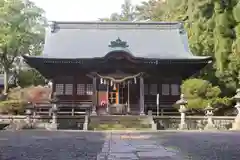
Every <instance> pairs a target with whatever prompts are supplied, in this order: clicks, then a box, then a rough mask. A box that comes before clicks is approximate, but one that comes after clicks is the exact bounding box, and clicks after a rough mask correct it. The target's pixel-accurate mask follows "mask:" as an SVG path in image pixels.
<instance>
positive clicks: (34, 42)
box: [0, 0, 45, 94]
mask: <svg viewBox="0 0 240 160" xmlns="http://www.w3.org/2000/svg"><path fill="white" fill-rule="evenodd" d="M43 14H44V12H43V10H42V9H40V8H38V7H37V6H36V5H35V4H34V3H32V2H30V1H29V0H25V1H24V2H23V1H22V0H2V1H0V20H1V21H0V64H1V65H2V68H3V71H4V93H5V94H7V92H8V83H7V82H8V75H9V72H10V69H11V67H12V65H13V63H14V61H15V59H16V58H17V57H19V56H21V55H23V54H30V55H32V54H36V53H37V54H39V52H40V50H41V48H42V46H43V41H44V27H43V25H44V24H45V17H44V15H43Z"/></svg>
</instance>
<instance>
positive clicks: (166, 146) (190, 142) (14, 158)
mask: <svg viewBox="0 0 240 160" xmlns="http://www.w3.org/2000/svg"><path fill="white" fill-rule="evenodd" d="M239 157H240V134H239V133H237V132H235V133H231V132H226V133H199V132H153V133H147V132H145V133H137V132H133V133H127V132H125V133H120V132H119V133H116V132H108V133H107V132H64V131H56V132H48V131H17V132H10V131H0V160H188V159H189V160H230V159H231V160H234V159H236V160H237V159H239Z"/></svg>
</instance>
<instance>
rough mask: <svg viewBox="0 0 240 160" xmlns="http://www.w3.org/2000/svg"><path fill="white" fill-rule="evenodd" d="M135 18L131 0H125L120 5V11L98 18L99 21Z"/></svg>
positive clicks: (130, 19)
mask: <svg viewBox="0 0 240 160" xmlns="http://www.w3.org/2000/svg"><path fill="white" fill-rule="evenodd" d="M135 18H136V14H135V6H133V5H132V3H131V0H125V1H124V3H123V4H122V6H121V13H120V14H118V13H112V14H111V16H110V17H109V18H100V21H133V20H135Z"/></svg>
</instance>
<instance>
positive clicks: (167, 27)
mask: <svg viewBox="0 0 240 160" xmlns="http://www.w3.org/2000/svg"><path fill="white" fill-rule="evenodd" d="M24 59H25V61H26V63H27V64H28V65H29V66H31V67H33V68H35V69H37V70H38V71H39V72H40V73H41V74H42V75H43V76H44V77H45V78H47V79H49V80H51V82H52V84H53V87H52V92H55V93H56V94H57V95H58V97H59V99H60V103H69V104H71V105H76V106H79V107H81V105H82V104H90V106H91V107H93V108H94V107H95V109H96V108H98V107H100V106H103V105H106V106H107V107H109V108H111V107H113V106H115V107H118V106H123V105H124V106H126V107H127V109H128V112H130V113H132V114H144V113H145V114H146V113H147V111H148V110H149V109H151V110H154V109H156V104H157V103H158V104H159V108H160V109H161V108H172V107H173V106H172V105H173V104H174V103H175V102H176V101H177V100H178V99H179V98H180V85H181V83H182V81H183V80H185V79H186V78H189V77H190V76H192V75H194V74H196V73H198V72H199V71H200V70H201V69H203V68H204V67H205V66H206V65H207V64H209V63H211V61H212V58H211V57H203V56H194V55H193V53H192V52H191V51H190V49H189V45H188V37H187V34H186V31H185V30H184V28H183V25H182V23H177V22H176V23H175V22H172V23H166V22H53V23H52V24H51V25H50V27H49V28H47V30H46V37H45V45H44V50H43V53H42V55H40V56H24ZM157 98H158V99H157ZM109 108H108V109H109Z"/></svg>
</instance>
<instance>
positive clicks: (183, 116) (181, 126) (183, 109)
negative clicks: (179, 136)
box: [176, 94, 188, 130]
mask: <svg viewBox="0 0 240 160" xmlns="http://www.w3.org/2000/svg"><path fill="white" fill-rule="evenodd" d="M176 104H177V105H179V106H180V107H179V110H178V111H179V112H180V113H181V121H180V124H179V128H178V129H179V130H186V129H188V127H187V124H186V122H185V119H186V112H187V108H186V105H187V101H186V100H185V98H184V95H183V94H181V98H180V100H178V101H177V102H176Z"/></svg>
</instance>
